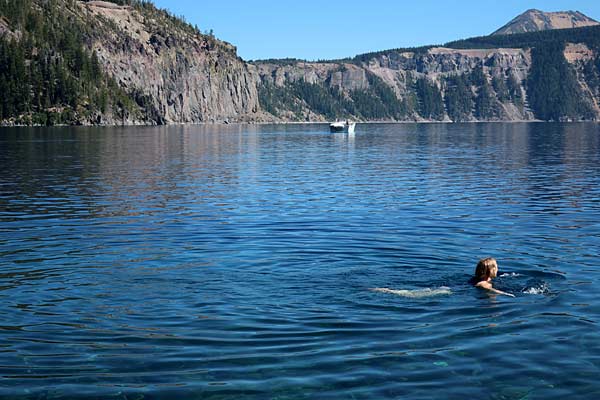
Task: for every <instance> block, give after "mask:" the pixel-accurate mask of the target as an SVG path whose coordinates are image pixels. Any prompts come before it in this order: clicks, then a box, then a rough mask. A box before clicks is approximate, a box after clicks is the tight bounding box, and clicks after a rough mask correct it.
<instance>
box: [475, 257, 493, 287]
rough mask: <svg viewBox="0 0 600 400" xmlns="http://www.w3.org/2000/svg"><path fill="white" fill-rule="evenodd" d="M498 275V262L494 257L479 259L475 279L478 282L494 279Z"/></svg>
mask: <svg viewBox="0 0 600 400" xmlns="http://www.w3.org/2000/svg"><path fill="white" fill-rule="evenodd" d="M496 275H498V263H497V262H496V260H495V259H493V258H492V257H488V258H484V259H482V260H479V262H478V263H477V267H476V268H475V279H477V281H478V282H481V281H487V280H488V279H490V278H491V279H493V278H495V277H496Z"/></svg>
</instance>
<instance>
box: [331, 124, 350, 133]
mask: <svg viewBox="0 0 600 400" xmlns="http://www.w3.org/2000/svg"><path fill="white" fill-rule="evenodd" d="M355 128H356V122H350V121H341V122H340V121H336V122H332V123H331V124H329V130H330V131H331V132H348V133H354V129H355Z"/></svg>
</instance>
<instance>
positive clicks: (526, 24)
mask: <svg viewBox="0 0 600 400" xmlns="http://www.w3.org/2000/svg"><path fill="white" fill-rule="evenodd" d="M598 24H599V23H598V21H595V20H593V19H591V18H589V17H588V16H586V15H584V14H582V13H580V12H579V11H560V12H544V11H540V10H535V9H531V10H527V11H525V12H524V13H523V14H521V15H519V16H518V17H516V18H515V19H513V20H512V21H510V22H509V23H508V24H506V25H504V26H503V27H502V28H500V29H498V30H497V31H496V32H494V33H492V35H510V34H515V33H526V32H536V31H544V30H551V29H570V28H581V27H584V26H594V25H598Z"/></svg>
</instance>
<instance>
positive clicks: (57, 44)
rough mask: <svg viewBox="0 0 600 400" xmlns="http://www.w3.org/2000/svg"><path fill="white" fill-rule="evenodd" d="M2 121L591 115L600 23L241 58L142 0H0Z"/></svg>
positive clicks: (599, 65)
mask: <svg viewBox="0 0 600 400" xmlns="http://www.w3.org/2000/svg"><path fill="white" fill-rule="evenodd" d="M0 93H2V94H3V97H2V99H1V100H0V124H2V125H57V124H74V125H76V124H84V125H132V124H177V123H202V122H288V121H328V120H332V119H335V118H352V119H355V120H359V121H447V122H451V121H452V122H460V121H522V120H525V121H526V120H535V119H537V120H548V121H567V120H598V119H600V107H599V104H600V26H589V27H583V28H574V29H560V30H546V31H536V32H529V33H521V34H512V35H493V36H482V37H478V38H471V39H466V40H460V41H455V42H450V43H446V44H445V45H443V46H437V47H433V46H428V47H421V48H414V49H392V50H385V51H379V52H374V53H368V54H362V55H359V56H356V57H354V58H348V59H343V60H332V61H326V62H307V61H302V60H293V59H287V60H264V61H255V62H245V61H244V60H242V59H241V58H239V57H238V56H237V54H236V48H235V47H234V46H233V45H231V44H229V43H226V42H224V41H221V40H218V39H217V38H215V37H214V35H212V33H210V32H204V33H203V32H201V31H200V30H199V29H198V28H197V27H196V26H192V25H190V24H188V23H187V22H185V21H184V20H182V19H181V18H176V17H174V16H173V15H171V14H169V13H168V12H167V11H165V10H161V9H158V8H157V7H155V6H154V5H153V4H152V3H151V2H149V1H145V0H113V1H110V2H108V1H76V0H19V1H18V2H17V1H0Z"/></svg>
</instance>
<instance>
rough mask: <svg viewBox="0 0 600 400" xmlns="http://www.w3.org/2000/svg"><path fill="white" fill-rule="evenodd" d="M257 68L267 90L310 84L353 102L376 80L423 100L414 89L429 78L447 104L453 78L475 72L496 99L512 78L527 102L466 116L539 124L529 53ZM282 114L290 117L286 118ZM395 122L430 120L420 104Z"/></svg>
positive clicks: (430, 54)
mask: <svg viewBox="0 0 600 400" xmlns="http://www.w3.org/2000/svg"><path fill="white" fill-rule="evenodd" d="M255 65H256V73H257V74H258V78H259V80H260V82H261V84H263V85H274V86H275V87H285V86H286V85H290V84H293V83H295V82H298V81H305V82H307V83H310V84H319V85H322V86H324V87H327V88H336V89H338V90H340V91H341V92H342V93H343V94H344V95H345V96H346V97H347V98H348V99H352V96H353V94H355V93H356V91H361V90H368V89H369V88H370V87H371V86H372V83H371V82H370V80H369V79H368V77H369V76H375V77H377V78H379V79H378V80H377V82H383V83H384V84H385V85H387V86H388V87H389V88H390V89H391V90H392V91H393V93H394V94H395V95H396V96H397V98H398V99H399V100H400V101H403V100H405V99H409V98H417V101H418V95H417V93H416V90H415V87H414V86H415V82H416V81H417V80H419V79H425V80H427V81H428V82H429V83H430V84H432V85H435V87H436V88H437V89H438V90H439V91H440V93H441V95H442V98H443V99H445V97H446V96H445V95H446V92H447V91H448V89H449V85H448V81H449V80H450V79H452V78H455V77H457V76H463V77H465V78H466V79H468V76H469V75H470V74H472V73H473V71H474V70H475V69H480V70H481V71H482V72H483V75H484V79H485V80H486V81H487V82H488V84H489V85H490V88H491V90H492V94H493V95H497V93H495V91H494V90H495V89H494V88H493V87H492V83H493V81H494V79H497V80H500V81H502V82H506V81H507V80H508V79H512V80H513V81H514V82H517V83H518V85H519V87H518V90H519V92H520V96H519V98H520V99H522V102H521V103H519V104H515V103H514V102H511V101H509V100H508V99H504V98H502V97H501V96H494V98H495V100H494V104H493V107H494V108H495V109H496V112H495V113H494V116H491V117H486V118H481V117H479V118H478V117H477V116H476V115H475V110H474V109H473V110H471V112H468V113H467V114H468V115H466V116H465V117H464V120H468V121H476V120H507V121H516V120H519V121H526V120H532V119H534V116H533V114H532V112H531V111H530V110H529V109H528V107H527V105H526V89H525V83H526V80H527V76H528V71H529V68H530V66H531V55H530V52H529V51H527V50H522V49H485V50H458V49H449V48H441V47H438V48H431V49H429V50H427V51H425V52H393V51H392V52H387V53H385V54H382V55H378V56H375V57H373V58H371V59H370V60H369V61H367V62H363V63H360V64H359V65H356V64H354V63H349V62H339V63H305V62H301V63H296V64H286V65H280V64H276V63H256V64H255ZM470 90H471V94H472V96H473V98H475V97H476V96H477V94H478V91H479V88H478V87H477V86H476V85H473V86H472V87H471V89H470ZM498 98H500V99H501V100H498ZM300 100H301V99H300ZM303 106H304V108H305V109H304V110H303V112H301V113H299V114H298V117H297V119H299V120H302V119H305V118H306V117H307V115H310V114H311V110H310V109H309V107H308V105H306V104H304V105H303ZM281 111H284V110H281ZM283 114H284V115H285V113H283ZM313 114H314V110H313ZM354 117H355V118H358V119H361V116H360V115H354ZM285 118H289V116H288V115H286V116H285V117H284V119H285ZM320 119H326V118H320ZM384 119H385V118H384ZM390 119H391V118H390ZM393 119H396V120H397V119H401V120H408V121H411V120H412V121H423V120H427V119H428V118H426V117H424V116H422V115H420V114H419V111H418V105H415V107H414V109H412V110H410V109H409V110H407V113H406V115H405V116H404V117H402V118H393ZM439 120H446V121H450V120H452V118H451V117H450V116H449V115H448V114H447V113H444V115H443V116H441V118H439Z"/></svg>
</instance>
